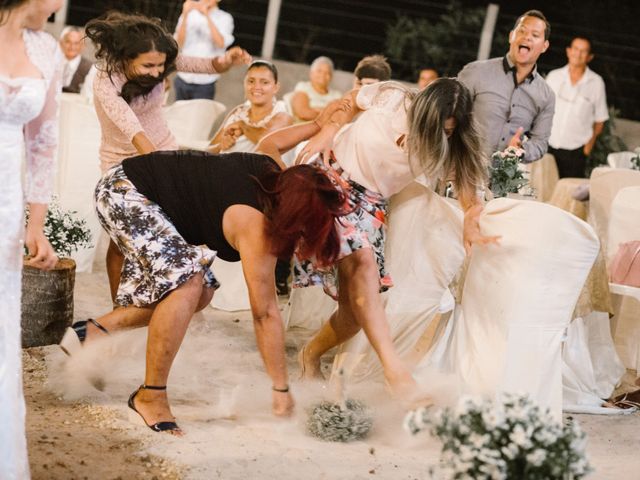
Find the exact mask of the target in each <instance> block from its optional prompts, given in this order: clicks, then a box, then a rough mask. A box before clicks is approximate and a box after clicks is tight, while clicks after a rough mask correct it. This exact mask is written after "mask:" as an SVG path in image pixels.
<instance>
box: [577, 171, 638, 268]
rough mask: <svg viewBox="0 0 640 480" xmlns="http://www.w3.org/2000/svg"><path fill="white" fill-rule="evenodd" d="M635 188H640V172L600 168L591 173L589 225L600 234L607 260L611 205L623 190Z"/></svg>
mask: <svg viewBox="0 0 640 480" xmlns="http://www.w3.org/2000/svg"><path fill="white" fill-rule="evenodd" d="M633 186H640V172H637V171H635V170H627V169H620V168H608V167H599V168H596V169H594V170H593V172H592V173H591V181H590V194H589V223H590V224H591V226H592V227H593V228H594V229H595V231H596V233H597V234H598V238H599V239H600V242H601V244H602V248H603V250H604V254H605V258H609V252H608V251H607V247H608V245H609V241H608V238H609V218H610V212H611V203H612V202H613V199H614V198H615V196H616V195H617V194H618V192H619V191H620V190H621V189H623V188H625V187H633ZM613 253H615V252H613Z"/></svg>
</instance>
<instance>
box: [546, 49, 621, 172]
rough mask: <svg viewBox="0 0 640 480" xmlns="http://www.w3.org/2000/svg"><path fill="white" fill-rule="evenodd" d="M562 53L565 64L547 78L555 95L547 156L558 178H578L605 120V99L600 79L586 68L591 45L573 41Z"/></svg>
mask: <svg viewBox="0 0 640 480" xmlns="http://www.w3.org/2000/svg"><path fill="white" fill-rule="evenodd" d="M566 53H567V60H568V63H567V64H566V65H565V66H564V67H562V68H558V69H556V70H551V71H550V72H549V75H547V84H548V85H549V86H550V87H551V89H552V90H553V91H554V93H555V94H556V111H555V113H554V115H553V125H552V127H551V136H550V137H549V153H551V154H553V156H554V157H555V159H556V163H557V164H558V175H559V176H560V178H563V177H577V178H582V177H584V176H585V168H586V164H587V157H588V156H589V154H591V150H592V149H593V145H594V144H595V143H596V139H597V138H598V135H600V133H602V129H603V128H604V122H606V121H607V120H608V119H609V112H608V110H607V95H606V93H605V87H604V81H603V80H602V77H601V76H600V75H598V74H597V73H596V72H594V71H593V70H591V69H590V68H589V67H588V64H589V62H590V61H591V60H593V50H592V47H591V41H590V40H589V39H588V38H585V37H575V38H574V39H573V40H572V41H571V44H570V45H569V46H568V47H567V49H566Z"/></svg>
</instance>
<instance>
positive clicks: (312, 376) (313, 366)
mask: <svg viewBox="0 0 640 480" xmlns="http://www.w3.org/2000/svg"><path fill="white" fill-rule="evenodd" d="M298 365H299V366H300V380H324V379H325V378H324V376H323V375H322V370H321V369H320V358H315V357H313V356H312V355H310V352H309V351H308V350H307V345H304V346H303V347H302V348H301V349H300V351H299V352H298Z"/></svg>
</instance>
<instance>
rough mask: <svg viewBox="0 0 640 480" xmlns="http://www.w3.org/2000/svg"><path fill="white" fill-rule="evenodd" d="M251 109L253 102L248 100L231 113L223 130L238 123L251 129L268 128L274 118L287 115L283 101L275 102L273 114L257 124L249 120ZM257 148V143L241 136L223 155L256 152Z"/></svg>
mask: <svg viewBox="0 0 640 480" xmlns="http://www.w3.org/2000/svg"><path fill="white" fill-rule="evenodd" d="M250 109H251V102H249V101H248V100H247V101H246V102H244V103H242V104H240V105H238V106H237V107H236V108H234V109H233V110H232V111H231V113H230V114H229V116H228V117H227V119H226V120H225V121H224V124H223V125H222V128H227V127H228V126H229V125H231V124H232V123H234V122H238V121H241V122H244V123H245V124H247V125H248V126H250V127H254V128H266V126H267V125H268V123H269V122H270V121H271V120H272V119H273V117H275V116H276V115H278V114H279V113H287V107H286V106H285V104H284V102H283V101H282V100H278V101H275V100H274V103H273V109H272V110H271V113H269V115H267V116H265V117H264V118H263V119H262V120H259V121H257V122H252V121H251V119H250V118H249V110H250ZM256 147H257V145H256V144H255V143H253V142H252V141H251V140H249V139H248V138H247V137H246V136H244V135H241V136H240V137H238V138H237V139H236V143H235V144H234V145H233V147H231V148H229V149H228V150H224V151H223V152H222V153H228V152H255V150H256Z"/></svg>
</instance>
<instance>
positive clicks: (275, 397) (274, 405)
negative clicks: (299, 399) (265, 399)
mask: <svg viewBox="0 0 640 480" xmlns="http://www.w3.org/2000/svg"><path fill="white" fill-rule="evenodd" d="M295 405H296V404H295V402H294V401H293V396H292V395H291V393H290V392H276V391H273V392H272V395H271V409H272V411H273V414H274V415H275V416H276V417H290V416H291V415H293V409H294V407H295Z"/></svg>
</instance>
